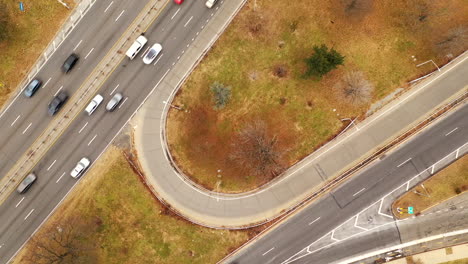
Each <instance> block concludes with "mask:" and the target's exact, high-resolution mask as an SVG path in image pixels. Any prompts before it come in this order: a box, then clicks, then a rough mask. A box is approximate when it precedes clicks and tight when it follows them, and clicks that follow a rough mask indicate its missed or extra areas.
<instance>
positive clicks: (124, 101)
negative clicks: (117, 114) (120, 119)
mask: <svg viewBox="0 0 468 264" xmlns="http://www.w3.org/2000/svg"><path fill="white" fill-rule="evenodd" d="M127 99H128V97H125V99H124V101H123V102H122V103H121V104H120V105H119V109H120V107H122V105H123V104H125V102H126V101H127Z"/></svg>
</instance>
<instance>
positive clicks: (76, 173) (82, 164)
mask: <svg viewBox="0 0 468 264" xmlns="http://www.w3.org/2000/svg"><path fill="white" fill-rule="evenodd" d="M89 164H91V161H89V159H87V158H82V159H81V160H80V161H79V162H78V163H77V164H76V166H75V168H74V169H73V170H72V171H71V172H70V175H71V176H72V177H73V178H75V179H76V178H78V177H80V176H81V175H82V174H83V172H84V171H85V170H86V169H87V168H88V167H89Z"/></svg>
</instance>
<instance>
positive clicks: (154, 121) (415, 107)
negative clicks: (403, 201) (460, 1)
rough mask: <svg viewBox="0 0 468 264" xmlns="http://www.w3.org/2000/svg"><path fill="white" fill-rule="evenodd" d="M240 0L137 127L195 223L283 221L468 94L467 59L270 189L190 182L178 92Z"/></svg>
mask: <svg viewBox="0 0 468 264" xmlns="http://www.w3.org/2000/svg"><path fill="white" fill-rule="evenodd" d="M234 2H237V1H232V2H231V1H228V2H225V3H224V4H223V5H222V7H221V8H220V10H218V13H217V16H216V17H214V19H213V20H212V21H210V23H208V24H207V25H206V28H205V30H203V31H201V32H200V36H199V37H198V39H196V40H195V42H194V43H193V44H192V48H191V49H189V50H187V52H186V54H184V56H183V57H181V59H180V61H179V63H178V64H177V65H175V68H174V72H176V73H178V74H169V75H168V76H167V77H166V78H164V79H163V80H162V82H161V83H160V84H159V85H158V89H157V90H156V92H155V93H153V94H152V95H151V96H150V97H149V98H148V99H147V101H146V103H145V104H144V106H143V107H142V108H141V109H140V111H139V113H138V115H137V119H136V121H135V123H136V133H135V143H136V149H137V151H138V154H139V160H140V164H141V166H142V169H143V171H144V172H145V177H146V180H147V182H148V183H149V184H150V185H151V186H152V187H153V190H154V192H155V193H156V195H157V196H158V198H159V199H160V200H162V201H163V202H164V203H166V204H168V205H169V206H170V207H171V208H172V209H173V210H174V211H176V212H177V213H178V214H180V215H182V216H183V217H185V218H187V219H189V220H190V221H192V222H195V223H198V224H201V225H204V226H210V227H216V228H233V229H234V228H245V227H249V226H254V225H258V224H260V223H263V222H265V221H269V220H271V219H274V218H276V217H278V216H279V215H281V213H282V212H286V211H288V209H290V208H293V207H294V206H296V205H297V204H298V203H300V202H301V201H303V200H304V199H306V198H307V197H309V196H310V195H311V194H312V193H314V192H316V191H317V190H318V189H319V188H320V186H321V185H323V183H324V182H325V181H327V180H328V179H330V178H332V177H333V176H335V175H337V174H338V173H340V172H342V171H343V169H344V168H346V167H349V165H350V164H353V163H355V162H356V161H357V160H359V159H360V158H362V157H365V156H366V155H368V154H369V153H370V152H371V151H372V150H374V149H376V148H377V147H379V146H381V145H382V144H383V143H385V142H388V140H390V139H391V138H394V137H395V136H396V135H398V134H400V133H401V132H402V131H404V130H406V129H408V128H409V127H410V126H412V125H414V124H415V122H417V121H418V120H420V118H421V117H423V116H425V115H427V114H428V113H430V112H431V111H432V110H433V109H434V108H436V107H437V106H439V105H441V104H442V103H444V102H446V101H447V100H449V99H450V98H451V96H453V95H454V94H455V93H457V92H460V91H463V90H464V89H465V88H464V87H465V85H466V83H468V77H467V75H466V74H464V72H465V73H466V68H467V67H468V62H467V60H466V59H467V57H468V56H467V54H466V53H465V54H463V55H462V56H460V57H458V58H457V59H456V60H454V61H452V62H451V63H449V64H448V65H446V66H445V67H443V68H442V70H441V72H436V73H435V74H434V75H433V76H432V77H431V78H428V79H427V80H425V81H423V82H422V83H420V84H419V85H417V86H415V87H413V88H412V89H411V90H410V91H409V92H407V93H406V94H405V95H404V96H402V97H401V98H400V99H399V100H398V101H395V102H392V103H390V104H389V105H387V106H386V107H384V108H383V109H382V110H380V111H379V112H377V113H375V114H374V115H372V116H371V117H369V118H368V119H366V120H365V121H363V122H362V123H360V124H357V125H356V126H354V127H351V128H350V129H349V130H348V131H347V132H346V133H344V134H342V135H341V136H340V137H339V138H337V139H335V140H333V141H332V142H330V143H329V144H327V145H326V146H325V147H324V148H321V149H320V150H318V151H316V152H314V153H312V154H311V155H310V156H309V157H307V158H305V159H304V160H302V161H301V162H300V163H298V164H296V165H295V166H293V167H292V168H291V169H289V170H288V171H287V172H286V173H285V174H284V175H282V176H281V177H280V178H278V179H276V180H275V181H274V182H272V183H270V184H268V185H266V186H264V187H263V188H261V189H258V190H255V191H252V192H248V193H242V194H221V193H216V192H211V191H208V190H205V189H203V188H202V187H200V186H197V185H196V184H195V183H193V182H191V181H190V180H189V179H188V178H187V177H186V176H184V175H183V173H182V172H180V170H179V169H178V168H177V167H176V165H175V163H174V162H173V161H172V160H171V157H170V153H169V150H168V146H167V143H166V135H165V133H166V132H165V123H166V116H167V113H168V111H169V109H170V108H171V105H170V102H171V101H172V98H173V96H174V94H175V92H176V91H177V89H178V87H180V85H181V83H182V81H183V80H184V79H185V78H186V77H187V76H188V74H189V73H190V72H191V71H192V69H193V68H194V67H195V66H196V65H197V63H198V62H199V57H200V54H204V53H206V52H207V51H208V50H209V48H210V46H211V45H212V44H213V42H214V41H215V40H216V39H217V37H218V36H219V35H220V34H221V32H222V31H223V30H224V28H225V26H226V25H227V24H228V23H229V22H230V21H229V20H230V17H232V16H233V14H235V13H236V12H237V10H238V8H239V7H240V6H241V5H242V3H240V2H243V1H238V3H237V4H236V3H234ZM223 13H224V14H223ZM416 95H417V96H416ZM358 191H359V190H358Z"/></svg>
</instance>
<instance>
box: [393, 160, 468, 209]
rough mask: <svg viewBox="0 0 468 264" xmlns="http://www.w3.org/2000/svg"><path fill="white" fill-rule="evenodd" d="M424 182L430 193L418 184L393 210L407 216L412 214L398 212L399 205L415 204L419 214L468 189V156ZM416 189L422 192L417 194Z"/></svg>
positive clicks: (400, 199)
mask: <svg viewBox="0 0 468 264" xmlns="http://www.w3.org/2000/svg"><path fill="white" fill-rule="evenodd" d="M422 184H424V187H425V188H426V190H427V192H428V193H426V191H425V190H424V189H423V188H422V187H421V186H420V185H418V186H417V187H415V188H413V189H411V190H410V191H409V192H407V193H406V194H404V195H403V196H401V197H400V198H399V199H398V200H396V201H395V202H394V203H393V212H394V214H395V215H396V216H397V217H399V218H406V217H409V216H411V215H408V214H406V213H404V214H398V213H397V212H396V208H397V207H403V208H406V207H408V206H413V207H414V213H415V214H419V213H421V212H423V211H424V210H426V209H428V208H430V207H432V206H434V205H437V204H438V203H440V202H442V201H445V200H447V199H449V198H451V197H454V196H456V195H457V193H459V192H463V191H468V156H464V157H463V158H461V159H459V160H457V161H456V162H454V163H453V164H451V165H450V166H448V167H447V168H445V169H443V170H442V171H440V172H439V173H437V174H436V175H434V176H432V177H431V178H429V179H428V180H426V181H424V182H423V183H422ZM414 191H416V192H418V193H420V194H416V193H414ZM421 194H422V195H421ZM428 194H429V195H428ZM428 196H430V197H428Z"/></svg>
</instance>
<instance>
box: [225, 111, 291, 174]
mask: <svg viewBox="0 0 468 264" xmlns="http://www.w3.org/2000/svg"><path fill="white" fill-rule="evenodd" d="M277 143H278V141H277V137H276V136H273V137H271V136H269V135H268V133H267V126H266V124H265V122H264V121H261V120H256V121H254V122H252V123H249V124H248V125H246V126H245V127H244V128H243V129H242V130H241V131H240V132H239V133H238V135H237V139H236V142H235V144H234V145H233V147H234V151H233V152H232V153H231V155H230V159H231V160H232V161H233V162H234V163H235V164H236V165H237V166H238V167H240V168H247V169H250V172H252V173H253V174H254V175H255V176H276V175H278V174H279V173H281V171H282V170H283V169H284V166H282V165H281V158H282V157H283V155H284V153H285V151H282V150H280V149H279V147H278V145H277Z"/></svg>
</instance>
